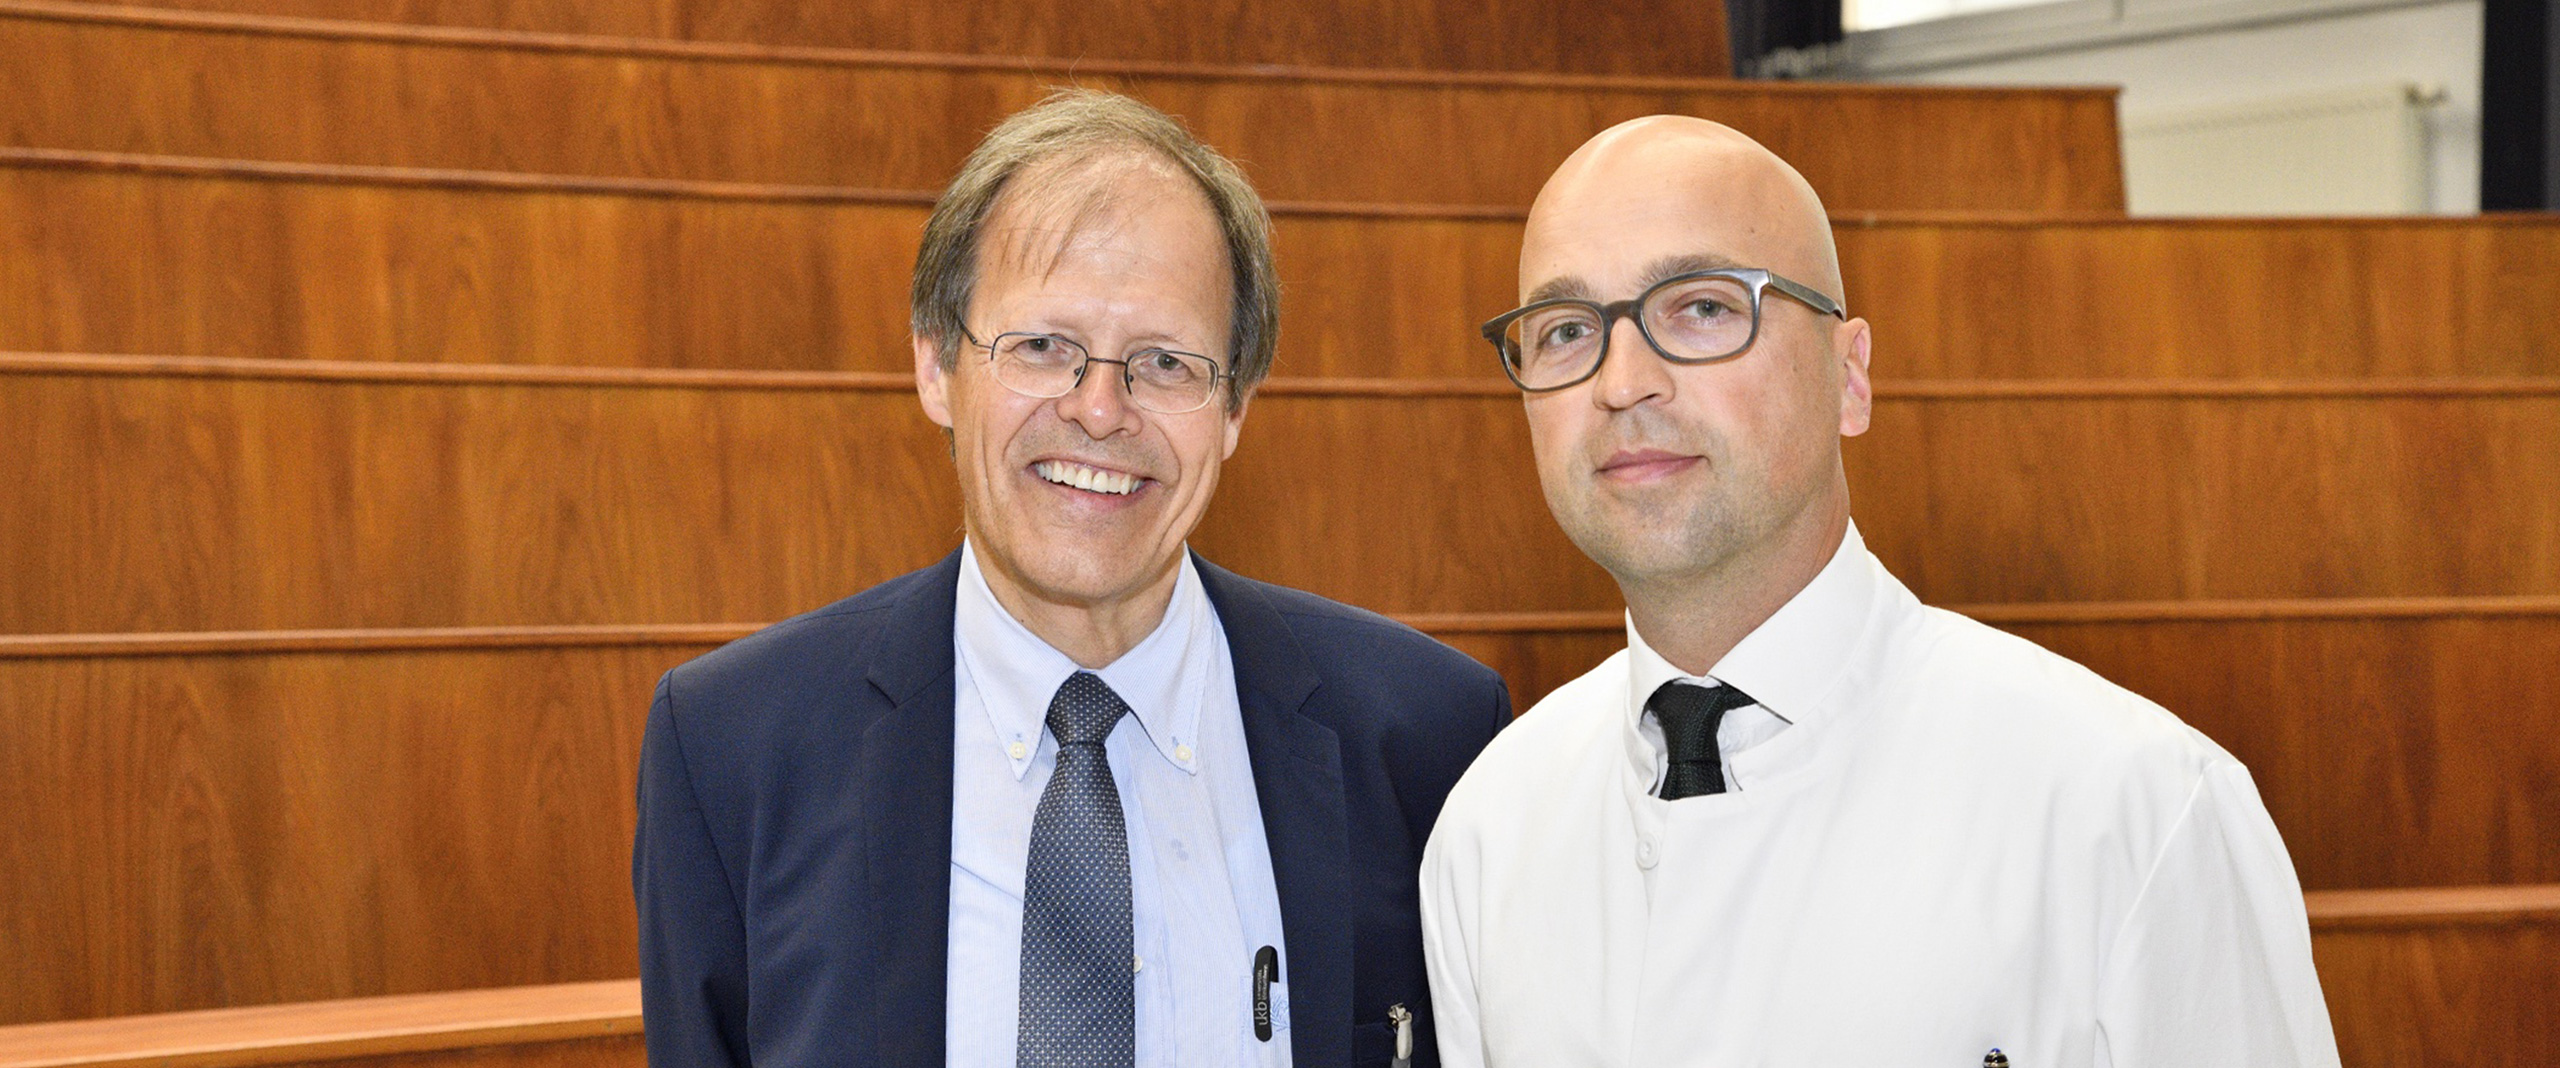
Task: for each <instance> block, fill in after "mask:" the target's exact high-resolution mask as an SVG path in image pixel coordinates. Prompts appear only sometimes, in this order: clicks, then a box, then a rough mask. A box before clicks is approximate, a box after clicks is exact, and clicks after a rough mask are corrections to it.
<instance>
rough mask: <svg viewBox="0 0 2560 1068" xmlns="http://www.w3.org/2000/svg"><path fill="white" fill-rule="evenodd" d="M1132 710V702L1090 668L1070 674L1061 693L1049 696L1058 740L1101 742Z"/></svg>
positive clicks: (1062, 742) (1052, 727) (1051, 730)
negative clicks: (1121, 697) (1114, 725)
mask: <svg viewBox="0 0 2560 1068" xmlns="http://www.w3.org/2000/svg"><path fill="white" fill-rule="evenodd" d="M1128 714H1129V703H1128V702H1126V701H1123V700H1121V699H1120V695H1119V694H1116V693H1113V692H1111V684H1110V683H1107V682H1104V681H1102V676H1100V675H1096V674H1094V673H1093V672H1090V671H1079V672H1076V673H1075V674H1073V675H1069V676H1067V681H1066V682H1064V683H1062V684H1060V685H1059V687H1058V695H1057V696H1056V697H1052V698H1050V699H1049V733H1051V734H1054V735H1057V736H1058V744H1059V745H1062V746H1066V745H1101V744H1102V740H1103V739H1104V738H1108V737H1110V736H1111V727H1112V725H1113V724H1116V723H1118V722H1120V717H1122V716H1125V715H1128Z"/></svg>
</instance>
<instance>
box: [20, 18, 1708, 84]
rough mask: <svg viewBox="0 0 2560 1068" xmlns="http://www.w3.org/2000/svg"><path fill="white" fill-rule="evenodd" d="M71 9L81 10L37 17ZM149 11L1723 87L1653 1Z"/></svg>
mask: <svg viewBox="0 0 2560 1068" xmlns="http://www.w3.org/2000/svg"><path fill="white" fill-rule="evenodd" d="M23 6H24V7H26V8H33V9H45V8H55V9H61V8H70V9H74V10H76V9H77V8H78V7H81V6H86V5H83V4H37V3H29V4H25V5H23ZM162 6H164V7H167V8H173V9H180V10H193V11H201V12H207V13H229V14H245V15H251V16H269V17H274V16H282V17H285V18H292V19H323V20H332V21H336V20H352V21H360V22H372V23H409V24H415V25H420V26H427V27H441V28H455V29H476V28H494V29H505V30H523V31H531V32H535V33H545V34H592V35H605V36H615V37H639V38H675V39H685V40H697V41H715V42H743V43H750V44H763V45H788V46H806V47H824V48H856V49H872V50H885V51H902V52H943V53H969V54H976V55H984V56H1007V57H1045V58H1049V59H1051V60H1053V61H1066V60H1083V61H1090V62H1094V63H1097V64H1112V63H1117V62H1129V61H1136V62H1141V63H1146V62H1155V63H1174V64H1227V65H1233V64H1241V65H1280V66H1293V67H1347V68H1386V69H1394V70H1411V71H1424V72H1437V71H1497V72H1551V73H1567V74H1613V75H1656V76H1658V75H1680V76H1686V77H1709V78H1712V77H1723V76H1725V75H1726V74H1728V73H1729V72H1730V67H1731V63H1730V57H1729V56H1728V55H1727V53H1726V45H1725V24H1724V5H1723V4H1721V3H1715V2H1712V0H1711V2H1707V3H1693V4H1678V3H1669V2H1664V0H1654V2H1649V3H1644V4H1628V5H1621V6H1614V7H1608V8H1592V7H1588V6H1581V5H1574V4H1569V3H1562V2H1559V0H1509V2H1506V3H1502V4H1499V5H1495V6H1494V7H1492V8H1490V9H1488V8H1487V7H1486V6H1484V5H1482V4H1466V3H1459V2H1456V0H1393V2H1388V0H1312V2H1309V0H1299V2H1294V3H1293V2H1286V0H1213V2H1209V3H1202V4H1196V5H1192V6H1189V7H1185V8H1183V9H1182V11H1181V12H1180V14H1181V17H1179V18H1168V17H1166V11H1165V9H1163V8H1161V7H1154V6H1150V5H1147V4H1145V3H1141V2H1138V0H1088V2H1085V3H1075V4H1069V3H1063V2H1050V3H1041V4H1028V5H1013V6H1008V7H1006V8H1003V9H1001V10H995V9H980V8H976V7H972V6H967V5H959V6H952V7H917V6H915V5H912V4H905V3H899V2H897V0H860V2H856V3H837V4H825V5H810V4H793V3H788V2H784V0H748V2H743V3H740V2H729V3H710V2H705V0H611V2H593V3H581V4H565V5H564V4H546V3H526V2H522V0H423V2H417V0H170V2H168V3H165V4H163V5H162Z"/></svg>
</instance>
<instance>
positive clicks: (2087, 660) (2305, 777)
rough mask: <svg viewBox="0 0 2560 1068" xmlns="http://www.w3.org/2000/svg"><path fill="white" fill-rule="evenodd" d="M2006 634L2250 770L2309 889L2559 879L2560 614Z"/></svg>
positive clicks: (2014, 627)
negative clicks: (2172, 719)
mask: <svg viewBox="0 0 2560 1068" xmlns="http://www.w3.org/2000/svg"><path fill="white" fill-rule="evenodd" d="M2003 629H2006V630H2009V631H2010V632H2012V633H2015V634H2018V635H2020V636H2022V637H2025V638H2027V639H2028V640H2030V641H2034V642H2036V643H2038V644H2041V645H2043V646H2045V647H2046V648H2049V649H2052V650H2054V651H2055V652H2058V653H2061V654H2062V655H2064V656H2067V657H2070V658H2071V659H2073V660H2077V661H2079V662H2081V663H2083V664H2086V665H2088V666H2089V667H2090V668H2091V669H2093V670H2095V671H2097V672H2098V673H2099V674H2100V675H2103V676H2106V677H2107V678H2108V679H2111V680H2113V681H2115V682H2117V683H2119V684H2121V685H2123V686H2125V687H2127V688H2129V689H2131V690H2133V691H2134V692H2136V693H2139V694H2142V695H2143V696H2145V697H2148V698H2151V699H2152V700H2154V701H2157V702H2159V703H2160V704H2161V705H2162V706H2164V707H2166V708H2168V709H2169V710H2170V711H2172V712H2175V713H2176V714H2177V715H2178V716H2179V718H2181V719H2183V720H2185V721H2186V722H2187V723H2188V724H2189V725H2191V726H2193V727H2195V728H2196V729H2198V730H2200V731H2203V732H2204V734H2205V735H2206V736H2207V737H2210V738H2212V739H2213V740H2214V741H2216V742H2218V743H2220V744H2221V745H2222V746H2223V747H2224V748H2225V749H2228V750H2230V751H2231V753H2232V755H2233V756H2236V757H2238V758H2239V759H2240V761H2241V762H2242V763H2244V764H2246V765H2248V767H2249V770H2250V774H2251V775H2252V776H2253V777H2254V778H2255V779H2256V780H2257V783H2258V788H2259V793H2260V795H2261V796H2263V797H2264V798H2265V799H2266V803H2267V809H2268V811H2269V812H2270V813H2272V814H2273V815H2274V816H2275V820H2276V826H2277V829H2278V830H2280V831H2282V832H2283V833H2284V838H2285V843H2286V846H2287V847H2288V848H2289V849H2290V851H2291V852H2292V854H2293V860H2294V867H2295V869H2296V871H2297V872H2298V873H2299V874H2300V876H2301V878H2302V885H2303V886H2304V887H2306V888H2308V889H2312V890H2333V889H2345V888H2374V887H2418V886H2430V885H2468V884H2475V883H2505V884H2515V883H2550V882H2560V752H2555V751H2554V749H2553V747H2551V746H2549V745H2543V744H2538V743H2532V742H2525V741H2522V740H2525V739H2541V738H2548V737H2551V736H2553V735H2554V734H2555V733H2560V708H2555V707H2554V705H2553V704H2552V702H2551V701H2550V699H2549V697H2548V695H2549V694H2551V693H2554V692H2560V614H2552V615H2541V616H2514V617H2503V618H2500V617H2491V618H2459V617H2457V618H2433V619H2387V618H2384V619H2327V620H2321V619H2311V620H2270V621H2229V622H2207V621H2175V620H2170V621H2160V622H2148V623H2143V622H2114V623H2086V624H2074V623H2047V624H2015V623H2012V624H2006V625H2004V627H2003Z"/></svg>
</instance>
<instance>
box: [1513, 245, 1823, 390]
mask: <svg viewBox="0 0 2560 1068" xmlns="http://www.w3.org/2000/svg"><path fill="white" fill-rule="evenodd" d="M1765 289H1775V290H1777V291H1778V292H1780V293H1783V294H1786V295H1787V296H1789V297H1793V298H1795V299H1796V300H1798V301H1802V302H1803V303H1804V305H1805V306H1806V307H1809V308H1812V309H1813V310H1815V311H1818V312H1821V313H1822V314H1824V315H1830V316H1835V317H1838V318H1840V319H1842V320H1846V319H1848V318H1849V313H1848V312H1846V311H1844V310H1842V308H1841V307H1840V302H1839V301H1836V300H1833V299H1831V298H1829V297H1826V296H1823V295H1822V294H1821V293H1820V292H1819V291H1817V290H1815V289H1814V288H1813V287H1811V286H1807V285H1805V284H1804V283H1802V282H1797V281H1794V280H1792V279H1787V278H1782V277H1779V276H1778V275H1775V274H1772V273H1770V272H1768V271H1766V270H1763V269H1761V268H1758V267H1730V268H1720V269H1717V270H1712V271H1690V272H1688V273H1686V274H1679V275H1673V276H1672V277H1669V278H1665V279H1663V280H1662V281H1659V282H1656V283H1654V284H1653V285H1651V286H1648V287H1646V288H1645V291H1644V292H1643V293H1641V294H1638V295H1637V296H1636V298H1635V299H1633V300H1622V301H1618V302H1616V303H1614V304H1602V303H1600V302H1599V301H1596V300H1583V299H1581V298H1578V297H1558V298H1555V299H1552V300H1541V301H1537V302H1535V303H1532V304H1528V305H1525V306H1522V307H1519V308H1514V309H1512V310H1510V311H1507V312H1504V313H1502V314H1500V315H1497V316H1494V317H1493V318H1492V319H1491V320H1489V321H1487V322H1486V323H1485V324H1484V339H1485V340H1486V341H1490V342H1492V343H1493V348H1494V351H1495V352H1497V353H1499V354H1500V355H1501V357H1502V371H1503V373H1504V374H1507V375H1510V376H1511V382H1512V384H1513V385H1516V386H1519V387H1520V388H1521V389H1523V390H1526V391H1528V392H1531V393H1544V392H1547V391H1549V390H1557V389H1563V388H1565V387H1567V386H1574V385H1580V384H1581V383H1583V382H1585V381H1588V380H1589V379H1590V378H1591V376H1593V375H1596V374H1599V373H1600V362H1601V361H1602V360H1605V359H1607V358H1608V356H1609V335H1610V333H1611V332H1612V329H1613V328H1614V327H1616V326H1617V324H1618V320H1619V319H1621V318H1633V319H1634V320H1635V321H1636V332H1637V333H1640V334H1643V335H1644V340H1645V343H1646V344H1648V345H1651V346H1653V351H1654V352H1656V353H1659V354H1660V355H1661V356H1662V358H1663V359H1666V360H1669V361H1671V362H1673V363H1686V364H1697V363H1714V362H1716V361H1717V360H1725V359H1731V358H1733V357H1735V356H1738V355H1741V354H1742V353H1743V352H1744V351H1745V350H1747V349H1749V348H1750V347H1751V343H1752V342H1754V341H1757V340H1759V338H1760V294H1761V291H1762V290H1765Z"/></svg>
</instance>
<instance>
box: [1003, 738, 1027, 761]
mask: <svg viewBox="0 0 2560 1068" xmlns="http://www.w3.org/2000/svg"><path fill="white" fill-rule="evenodd" d="M1004 752H1005V755H1006V756H1009V757H1012V758H1014V759H1015V760H1020V759H1022V758H1024V757H1027V756H1030V755H1031V747H1030V746H1027V745H1024V744H1022V743H1021V742H1015V743H1013V744H1012V745H1008V746H1006V747H1004Z"/></svg>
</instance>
